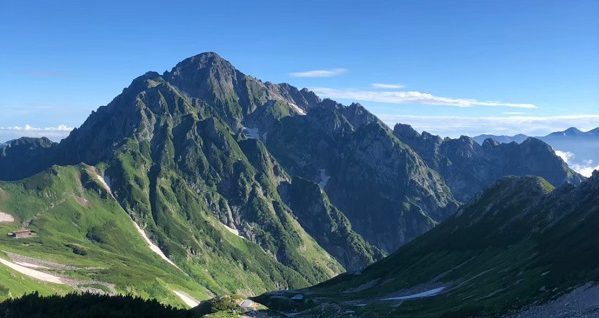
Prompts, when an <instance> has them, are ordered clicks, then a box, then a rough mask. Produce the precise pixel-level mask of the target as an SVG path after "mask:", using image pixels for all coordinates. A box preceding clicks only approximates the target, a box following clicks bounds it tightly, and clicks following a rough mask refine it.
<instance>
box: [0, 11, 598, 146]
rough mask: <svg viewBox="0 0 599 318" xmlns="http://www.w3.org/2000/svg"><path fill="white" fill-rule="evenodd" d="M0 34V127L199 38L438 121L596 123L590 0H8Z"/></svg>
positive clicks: (36, 116) (207, 45)
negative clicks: (300, 0)
mask: <svg viewBox="0 0 599 318" xmlns="http://www.w3.org/2000/svg"><path fill="white" fill-rule="evenodd" d="M0 43H1V47H0V70H1V71H0V96H2V98H1V99H0V114H1V116H0V141H4V140H6V139H9V138H14V137H15V136H18V135H24V134H29V135H40V134H46V135H50V136H53V137H54V138H59V136H61V135H64V134H65V131H66V130H68V128H70V127H76V126H79V125H80V124H81V123H82V122H83V121H84V120H85V118H86V117H87V116H88V115H89V113H90V112H91V111H92V110H93V109H96V108H97V107H98V106H100V105H105V104H107V103H108V102H110V100H111V99H112V98H114V97H115V96H116V95H117V94H118V93H120V91H121V90H122V89H123V88H124V87H126V86H128V85H129V83H130V82H131V80H132V79H133V78H135V77H136V76H139V75H141V74H143V73H145V72H146V71H149V70H154V71H158V72H162V71H164V70H168V69H170V68H171V67H172V66H174V65H175V64H176V63H177V62H178V61H180V60H182V59H184V58H186V57H188V56H191V55H194V54H197V53H200V52H204V51H216V52H218V53H219V54H220V55H222V56H223V57H225V58H226V59H228V60H229V61H231V62H232V63H233V64H234V65H235V66H236V67H237V68H239V69H240V70H241V71H243V72H245V73H246V74H250V75H253V76H256V77H258V78H260V79H263V80H269V81H272V82H289V83H291V84H293V85H295V86H298V87H309V88H313V89H314V90H315V91H317V92H318V93H320V94H321V95H323V96H324V95H326V96H331V97H334V99H336V100H339V101H341V102H344V103H350V102H352V101H358V102H360V103H361V104H363V105H365V106H366V107H367V108H368V109H370V110H371V111H372V112H374V113H375V114H377V115H378V116H379V117H381V118H382V119H383V120H384V121H385V122H386V123H388V124H389V125H393V123H395V122H397V121H401V122H404V123H409V124H413V125H414V126H415V127H416V128H417V129H420V130H422V129H425V130H427V131H431V132H433V133H437V134H441V135H444V136H447V135H449V136H458V135H460V134H470V135H474V134H478V133H502V134H514V133H518V132H524V133H529V134H545V133H548V132H550V131H554V130H561V129H565V128H567V127H569V126H577V127H579V128H581V129H590V128H593V127H596V126H599V1H598V0H594V1H585V0H577V1H548V0H545V1H441V0H439V1H326V2H325V1H302V2H291V1H218V3H217V1H212V2H211V3H204V2H203V1H170V2H165V1H118V2H117V1H60V2H53V1H27V0H20V1H12V0H8V1H2V2H1V3H0ZM381 84H382V85H381ZM61 125H63V126H62V127H61Z"/></svg>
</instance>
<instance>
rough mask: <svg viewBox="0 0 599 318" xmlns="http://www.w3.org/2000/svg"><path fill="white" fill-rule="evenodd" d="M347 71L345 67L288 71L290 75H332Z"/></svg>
mask: <svg viewBox="0 0 599 318" xmlns="http://www.w3.org/2000/svg"><path fill="white" fill-rule="evenodd" d="M345 73H347V69H345V68H333V69H325V70H311V71H304V72H293V73H289V76H291V77H334V76H339V75H343V74H345Z"/></svg>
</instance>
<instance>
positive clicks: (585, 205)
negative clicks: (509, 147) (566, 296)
mask: <svg viewBox="0 0 599 318" xmlns="http://www.w3.org/2000/svg"><path fill="white" fill-rule="evenodd" d="M597 226H599V172H595V173H594V174H593V176H592V177H591V178H590V179H588V180H585V181H583V182H582V183H581V184H580V185H578V186H573V185H571V184H564V185H562V186H561V187H559V188H557V189H555V190H554V188H553V186H552V185H551V184H550V183H549V182H547V181H546V180H544V179H542V178H539V177H505V178H502V179H500V180H499V181H497V182H496V183H495V184H494V185H492V186H490V187H489V188H487V189H486V190H485V191H483V192H482V193H480V194H479V195H477V196H476V197H475V198H474V199H473V200H472V201H471V202H470V203H468V204H467V205H465V206H463V207H462V208H461V209H460V210H459V211H458V213H456V214H454V215H453V216H451V217H450V218H449V219H448V220H446V221H445V222H444V223H442V224H441V225H439V226H437V227H435V228H434V229H432V230H430V231H429V232H427V233H426V234H424V235H422V236H420V237H418V238H417V239H415V240H414V241H412V242H410V243H409V244H407V245H405V246H403V247H401V248H400V249H399V250H398V251H397V252H395V253H394V254H392V255H390V256H389V257H387V258H385V259H383V260H382V261H379V262H377V263H375V264H373V265H371V266H369V267H367V268H366V269H364V270H363V271H362V272H361V273H358V274H355V273H354V274H344V275H340V276H338V277H336V278H334V279H332V280H330V281H327V282H325V283H322V284H319V285H317V286H314V287H311V288H308V289H306V290H299V291H290V292H276V293H272V294H267V295H263V296H261V297H259V298H258V300H259V301H260V302H262V303H264V304H267V305H269V306H270V307H271V308H276V309H278V310H281V311H284V312H290V311H293V310H300V311H301V314H299V315H298V316H300V317H310V316H315V315H318V314H323V313H326V314H328V315H330V316H335V314H338V315H341V314H342V313H344V312H347V311H348V310H351V311H353V314H354V315H355V316H357V317H359V316H361V315H362V314H369V315H374V316H377V315H381V316H382V315H387V316H389V315H391V316H403V315H407V316H419V317H420V316H422V317H447V316H452V317H470V316H475V317H492V316H501V315H502V314H506V313H510V312H518V311H520V310H522V308H526V307H527V306H529V305H531V304H542V303H544V302H547V301H549V300H551V299H554V298H555V297H557V296H559V295H561V294H563V293H567V292H569V291H571V290H572V289H574V288H576V287H578V286H588V284H596V281H597V279H599V245H597V233H596V228H597ZM297 294H301V295H302V296H303V298H302V299H301V300H297V297H296V298H295V299H293V298H292V297H293V296H295V295H297ZM419 294H420V296H418V295H419ZM436 294H439V295H437V296H435V295H436ZM414 295H415V296H414ZM423 295H428V297H427V296H423ZM273 296H274V297H273ZM395 299H396V300H395ZM593 301H594V300H593ZM398 304H401V306H398ZM593 304H595V303H593ZM594 310H596V308H595V309H594Z"/></svg>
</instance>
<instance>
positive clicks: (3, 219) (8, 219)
mask: <svg viewBox="0 0 599 318" xmlns="http://www.w3.org/2000/svg"><path fill="white" fill-rule="evenodd" d="M14 221H15V218H13V217H12V215H10V214H8V213H4V212H2V211H0V223H12V222H14Z"/></svg>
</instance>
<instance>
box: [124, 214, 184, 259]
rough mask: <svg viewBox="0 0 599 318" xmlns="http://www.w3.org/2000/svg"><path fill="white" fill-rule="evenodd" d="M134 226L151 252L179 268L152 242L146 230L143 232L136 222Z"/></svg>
mask: <svg viewBox="0 0 599 318" xmlns="http://www.w3.org/2000/svg"><path fill="white" fill-rule="evenodd" d="M133 225H134V226H135V229H136V230H137V232H139V234H140V235H141V237H142V238H143V239H144V241H146V244H148V247H149V248H150V250H152V252H154V253H155V254H156V255H158V256H160V258H162V259H163V260H165V261H167V262H168V263H169V264H171V265H173V266H175V267H176V268H179V266H177V264H175V263H173V261H171V260H170V259H169V258H168V257H166V255H165V254H164V253H163V252H162V250H161V249H160V247H158V246H157V245H156V244H154V243H153V242H152V241H151V240H150V238H149V237H148V236H147V235H146V232H144V230H142V229H141V227H139V225H137V223H135V221H133ZM179 269H180V268H179Z"/></svg>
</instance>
